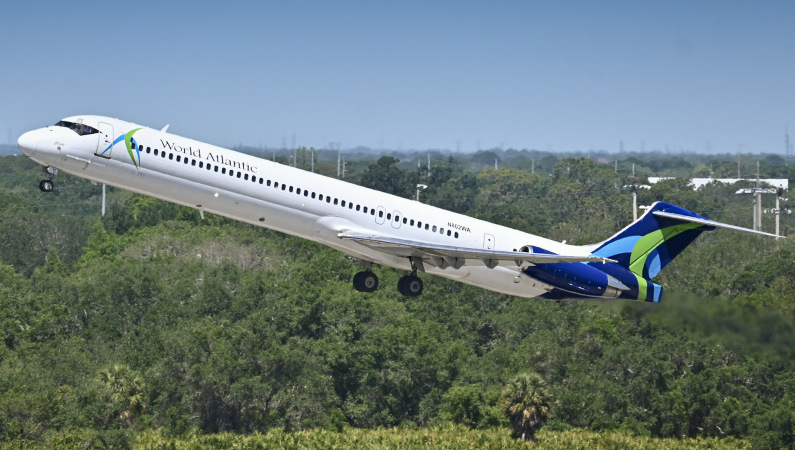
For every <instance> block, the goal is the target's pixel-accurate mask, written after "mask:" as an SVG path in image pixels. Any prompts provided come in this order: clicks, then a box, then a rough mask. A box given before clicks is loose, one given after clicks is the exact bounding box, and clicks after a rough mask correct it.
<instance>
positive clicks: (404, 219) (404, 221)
mask: <svg viewBox="0 0 795 450" xmlns="http://www.w3.org/2000/svg"><path fill="white" fill-rule="evenodd" d="M407 222H408V220H406V218H405V217H404V218H403V225H405V224H406V223H407Z"/></svg>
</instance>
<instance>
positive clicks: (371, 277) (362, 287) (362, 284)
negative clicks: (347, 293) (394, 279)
mask: <svg viewBox="0 0 795 450" xmlns="http://www.w3.org/2000/svg"><path fill="white" fill-rule="evenodd" d="M353 288H354V289H356V290H357V291H359V292H373V291H375V290H376V289H378V276H377V275H376V274H374V273H373V272H370V271H369V270H365V271H363V272H359V273H357V274H356V275H354V276H353Z"/></svg>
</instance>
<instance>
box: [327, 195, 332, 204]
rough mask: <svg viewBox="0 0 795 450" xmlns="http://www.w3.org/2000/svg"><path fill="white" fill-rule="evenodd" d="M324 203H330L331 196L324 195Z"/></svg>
mask: <svg viewBox="0 0 795 450" xmlns="http://www.w3.org/2000/svg"><path fill="white" fill-rule="evenodd" d="M326 203H331V197H330V196H328V195H327V196H326Z"/></svg>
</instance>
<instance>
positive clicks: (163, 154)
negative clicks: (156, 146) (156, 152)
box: [160, 150, 166, 159]
mask: <svg viewBox="0 0 795 450" xmlns="http://www.w3.org/2000/svg"><path fill="white" fill-rule="evenodd" d="M160 157H161V158H163V159H165V157H166V152H165V150H164V151H162V152H160Z"/></svg>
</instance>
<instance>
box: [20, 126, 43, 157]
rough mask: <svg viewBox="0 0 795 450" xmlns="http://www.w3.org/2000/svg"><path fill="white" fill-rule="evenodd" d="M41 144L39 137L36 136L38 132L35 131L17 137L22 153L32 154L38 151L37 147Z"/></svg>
mask: <svg viewBox="0 0 795 450" xmlns="http://www.w3.org/2000/svg"><path fill="white" fill-rule="evenodd" d="M38 145H39V139H38V137H36V133H35V132H33V131H28V132H27V133H25V134H23V135H22V136H20V137H19V139H17V146H18V147H19V149H20V150H22V153H24V154H26V155H31V154H33V153H34V152H35V151H36V147H38Z"/></svg>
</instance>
